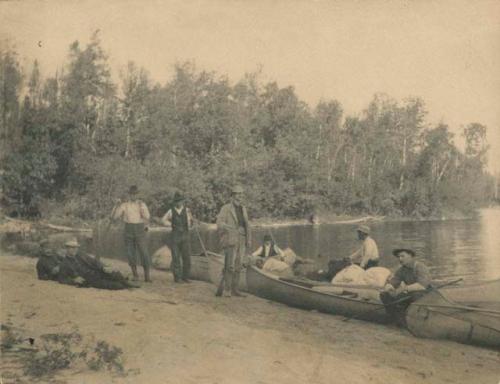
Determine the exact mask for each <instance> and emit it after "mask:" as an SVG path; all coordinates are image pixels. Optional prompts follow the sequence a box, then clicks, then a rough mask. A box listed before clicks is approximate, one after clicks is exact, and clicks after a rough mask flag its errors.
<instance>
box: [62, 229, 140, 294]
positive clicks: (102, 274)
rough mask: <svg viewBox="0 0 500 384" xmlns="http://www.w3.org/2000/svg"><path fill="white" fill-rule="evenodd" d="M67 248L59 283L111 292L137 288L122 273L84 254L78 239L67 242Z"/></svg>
mask: <svg viewBox="0 0 500 384" xmlns="http://www.w3.org/2000/svg"><path fill="white" fill-rule="evenodd" d="M65 247H66V256H65V257H64V260H63V261H62V262H61V264H60V266H59V272H58V275H57V280H58V281H59V283H61V284H68V285H76V286H79V287H93V288H99V289H110V290H118V289H126V288H135V287H137V286H136V285H135V284H132V283H131V282H129V281H128V279H127V278H126V277H124V276H123V275H122V274H121V273H120V272H117V271H111V270H109V268H108V267H106V266H105V265H104V264H102V263H101V262H100V261H99V260H97V259H96V258H94V257H92V256H91V255H89V254H86V253H84V252H82V251H81V250H80V244H79V243H78V241H77V240H76V239H72V240H70V241H68V242H66V244H65Z"/></svg>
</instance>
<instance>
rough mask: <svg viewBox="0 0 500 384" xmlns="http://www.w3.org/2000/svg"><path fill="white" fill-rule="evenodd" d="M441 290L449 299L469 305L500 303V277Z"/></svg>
mask: <svg viewBox="0 0 500 384" xmlns="http://www.w3.org/2000/svg"><path fill="white" fill-rule="evenodd" d="M441 292H442V293H443V294H444V295H445V296H446V298H448V299H449V300H452V301H455V302H458V303H461V304H468V305H474V306H476V305H479V306H481V305H482V304H489V303H495V302H496V303H500V279H497V280H490V281H484V282H480V283H472V284H463V285H455V286H450V287H447V288H443V289H442V290H441Z"/></svg>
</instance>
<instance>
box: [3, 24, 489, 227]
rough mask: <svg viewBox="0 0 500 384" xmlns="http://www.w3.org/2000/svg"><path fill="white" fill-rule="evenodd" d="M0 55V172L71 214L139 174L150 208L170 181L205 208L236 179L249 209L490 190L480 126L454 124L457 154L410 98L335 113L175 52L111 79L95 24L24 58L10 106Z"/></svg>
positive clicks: (409, 211) (419, 199) (103, 208)
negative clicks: (52, 53)
mask: <svg viewBox="0 0 500 384" xmlns="http://www.w3.org/2000/svg"><path fill="white" fill-rule="evenodd" d="M1 63H2V65H3V68H5V69H6V72H5V73H6V74H7V75H8V79H7V78H6V79H7V80H5V81H7V83H8V84H9V87H8V92H4V93H3V94H2V97H3V99H2V100H7V101H6V103H7V104H5V105H8V108H7V109H8V113H4V115H5V116H7V115H8V116H9V119H8V121H9V127H10V128H9V129H10V131H9V132H11V131H12V130H14V131H15V132H17V133H18V136H19V137H20V142H19V143H17V144H16V146H13V148H15V150H14V151H13V153H11V154H10V155H8V156H7V157H6V161H5V162H4V164H3V165H2V169H3V175H2V180H1V183H2V188H3V190H4V191H5V195H6V196H7V197H8V198H9V199H10V200H12V201H14V202H16V203H17V204H19V205H20V206H21V207H30V206H36V205H37V204H40V203H39V202H40V201H44V202H47V201H57V202H58V204H59V205H62V206H63V211H64V212H65V215H68V216H69V217H71V216H73V217H78V218H80V219H83V220H96V219H99V218H102V217H105V216H107V215H108V214H109V212H110V210H111V208H112V206H113V204H114V202H115V200H116V199H117V198H122V197H123V195H124V193H125V192H126V190H127V188H128V186H129V185H130V184H137V185H139V187H140V190H141V195H142V196H141V198H142V199H144V200H145V201H146V203H147V204H148V206H149V207H150V210H151V211H152V213H153V214H154V215H157V216H160V215H162V214H164V212H165V211H166V210H167V209H168V208H169V207H170V205H171V201H172V197H173V195H174V193H175V192H176V191H180V192H182V193H184V194H185V195H186V196H187V197H188V198H189V204H190V206H191V207H192V209H193V211H194V213H195V215H196V216H197V217H198V218H200V219H205V220H209V221H211V220H214V218H215V216H216V214H217V212H218V210H219V209H220V206H221V205H222V204H223V203H224V202H225V201H226V200H227V197H228V191H229V190H230V187H231V185H232V184H234V183H241V184H243V185H244V187H245V189H246V198H247V203H248V206H249V208H250V215H251V216H252V217H254V218H256V217H263V216H272V217H283V216H288V217H303V216H304V215H308V214H309V213H311V212H312V211H318V210H328V211H333V212H335V213H337V214H341V213H350V214H363V213H373V214H384V215H410V216H418V217H421V216H432V215H440V214H441V213H442V212H444V211H446V210H460V211H470V210H472V209H474V208H475V207H477V206H479V205H481V204H483V203H484V202H485V201H486V198H487V196H491V195H492V194H493V192H492V191H493V187H492V186H493V179H492V178H491V177H490V176H489V175H488V174H487V173H486V171H485V169H486V154H487V150H488V145H487V143H486V127H484V126H482V125H481V124H479V123H472V124H469V125H467V126H465V128H464V131H463V137H464V139H465V144H466V145H465V151H464V152H463V153H462V152H461V151H459V150H458V148H457V147H456V145H455V144H454V142H453V135H452V134H451V133H450V130H449V128H448V126H446V125H445V124H439V125H438V126H436V127H432V126H429V124H427V123H426V115H427V112H426V109H425V104H424V102H423V101H422V100H421V99H418V98H410V99H406V100H403V101H397V100H394V99H392V98H390V97H388V96H387V95H382V94H377V95H375V96H374V98H373V100H372V101H371V102H370V103H369V105H368V106H367V108H366V109H365V110H364V111H362V113H360V114H359V115H357V116H344V115H343V110H342V106H341V105H340V103H339V102H338V101H335V100H324V101H321V102H320V103H318V105H317V106H315V108H310V107H309V106H308V105H306V104H305V103H304V102H302V101H301V100H300V99H299V97H298V96H297V95H296V93H295V90H294V89H293V87H284V88H282V87H280V86H279V85H278V84H277V83H276V82H270V83H263V82H262V81H260V79H259V73H253V74H246V75H245V76H244V77H243V78H242V79H241V80H240V81H239V82H237V83H236V84H231V83H230V82H229V81H228V79H227V78H226V77H224V76H219V75H217V74H215V73H213V72H206V71H198V70H197V69H196V67H195V65H194V64H193V63H191V62H187V63H179V64H177V65H176V66H175V71H174V75H173V77H172V78H171V79H170V80H169V81H168V82H167V83H166V84H154V83H153V82H152V81H151V79H150V78H149V74H148V73H147V72H146V71H145V70H144V69H142V68H138V67H137V66H136V65H135V64H134V63H129V64H128V66H127V67H126V68H125V70H124V71H123V72H122V73H121V76H120V78H121V82H120V84H119V85H115V84H113V83H112V81H111V74H110V71H109V67H108V64H107V57H106V55H105V53H104V51H103V49H102V48H101V46H100V42H99V36H98V34H97V33H95V34H94V35H93V36H92V37H91V40H90V42H89V43H88V44H87V45H86V46H85V47H83V46H81V45H80V43H79V42H74V43H73V44H72V45H71V46H70V49H69V58H68V63H67V67H66V69H65V71H64V75H63V76H61V77H58V76H55V77H54V78H49V79H45V80H44V79H42V78H41V76H40V72H39V70H38V65H37V63H35V64H34V66H33V70H32V73H31V76H29V77H28V78H29V81H28V84H27V86H28V89H27V92H24V93H25V94H26V95H27V97H26V98H25V100H24V102H23V105H22V108H19V102H18V98H19V95H20V94H23V92H22V88H21V78H22V76H21V72H20V69H19V66H18V64H17V61H16V59H15V54H13V53H11V52H10V53H3V54H2V62H1ZM7 75H4V76H7ZM7 109H5V108H4V111H5V110H7ZM16 111H17V112H16ZM16 113H17V114H16ZM16 116H17V117H16ZM4 121H7V120H5V119H4ZM4 132H6V131H5V129H4ZM11 136H12V135H11ZM14 136H15V135H14ZM14 136H12V137H14ZM12 140H14V139H12ZM18 141H19V140H18ZM29 211H30V209H28V208H23V209H22V210H21V211H20V212H21V213H22V214H24V215H26V214H28V212H29Z"/></svg>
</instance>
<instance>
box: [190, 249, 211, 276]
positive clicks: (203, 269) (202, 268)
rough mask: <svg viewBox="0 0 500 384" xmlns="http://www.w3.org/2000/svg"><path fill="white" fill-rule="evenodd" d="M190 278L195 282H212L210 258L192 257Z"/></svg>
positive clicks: (202, 256)
mask: <svg viewBox="0 0 500 384" xmlns="http://www.w3.org/2000/svg"><path fill="white" fill-rule="evenodd" d="M189 278H191V279H193V280H201V281H207V282H209V283H210V282H211V281H210V274H209V273H208V258H207V257H206V256H204V255H196V256H191V270H190V271H189Z"/></svg>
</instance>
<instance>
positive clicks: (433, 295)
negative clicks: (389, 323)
mask: <svg viewBox="0 0 500 384" xmlns="http://www.w3.org/2000/svg"><path fill="white" fill-rule="evenodd" d="M443 292H446V293H443ZM450 292H452V290H443V291H442V292H440V291H433V292H429V293H428V294H426V295H425V296H424V297H422V298H421V299H419V300H417V301H415V302H414V303H412V304H411V305H410V306H409V308H408V310H407V312H406V323H407V327H408V330H409V331H410V332H411V333H412V334H413V335H415V336H417V337H423V338H432V339H448V340H453V341H457V342H459V343H464V344H475V345H481V346H487V347H494V348H500V302H499V301H498V299H497V300H496V302H492V303H489V304H490V305H481V306H472V305H465V304H461V303H458V302H456V301H453V300H451V299H450V298H449V297H448V293H450ZM452 295H454V293H453V294H452Z"/></svg>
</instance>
